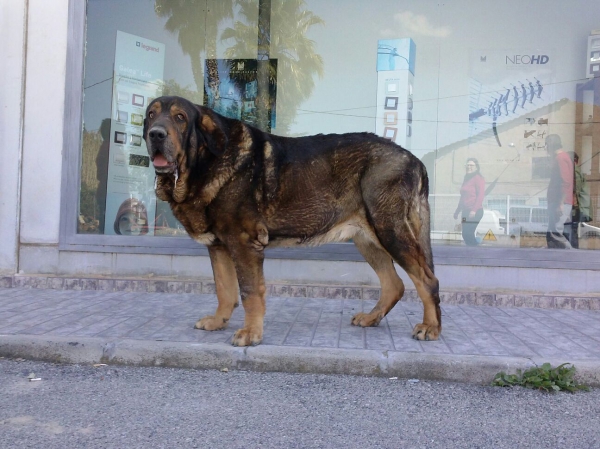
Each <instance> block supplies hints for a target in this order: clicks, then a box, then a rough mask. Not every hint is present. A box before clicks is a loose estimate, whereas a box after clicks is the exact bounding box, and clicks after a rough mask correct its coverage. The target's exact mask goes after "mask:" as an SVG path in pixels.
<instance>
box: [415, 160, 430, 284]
mask: <svg viewBox="0 0 600 449" xmlns="http://www.w3.org/2000/svg"><path fill="white" fill-rule="evenodd" d="M419 168H420V170H419V178H420V179H419V180H420V182H419V184H418V192H417V202H418V205H417V210H418V211H419V221H420V223H421V226H420V229H419V231H418V236H417V238H418V240H419V244H420V245H421V248H423V254H424V255H425V261H426V263H427V266H428V267H429V268H430V269H431V272H432V273H433V272H434V269H433V253H432V250H431V235H430V230H431V213H430V208H429V177H428V176H427V169H426V168H425V165H423V164H422V163H421V164H419Z"/></svg>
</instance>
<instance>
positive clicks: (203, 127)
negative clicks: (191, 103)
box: [196, 106, 229, 156]
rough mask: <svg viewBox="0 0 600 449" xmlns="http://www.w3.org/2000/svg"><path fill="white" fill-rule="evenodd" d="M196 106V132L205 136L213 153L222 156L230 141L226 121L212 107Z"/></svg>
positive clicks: (207, 144)
mask: <svg viewBox="0 0 600 449" xmlns="http://www.w3.org/2000/svg"><path fill="white" fill-rule="evenodd" d="M196 108H197V109H198V118H197V119H196V132H197V133H199V134H200V135H201V136H202V137H204V140H205V142H206V147H207V148H208V150H209V151H210V152H211V153H212V154H214V155H215V156H222V155H223V153H224V152H225V149H226V148H227V144H228V143H229V139H228V138H227V132H226V129H225V126H226V125H225V123H223V121H222V120H221V119H220V117H219V116H218V115H217V114H215V113H214V112H213V111H211V110H210V109H208V108H205V107H202V106H196ZM198 144H200V142H198Z"/></svg>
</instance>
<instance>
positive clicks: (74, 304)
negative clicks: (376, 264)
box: [0, 288, 600, 375]
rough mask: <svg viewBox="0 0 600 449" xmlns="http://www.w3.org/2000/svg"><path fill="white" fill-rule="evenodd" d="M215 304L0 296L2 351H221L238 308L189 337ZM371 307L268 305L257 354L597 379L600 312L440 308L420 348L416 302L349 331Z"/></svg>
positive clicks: (191, 297) (113, 296) (13, 292)
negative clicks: (514, 365)
mask: <svg viewBox="0 0 600 449" xmlns="http://www.w3.org/2000/svg"><path fill="white" fill-rule="evenodd" d="M216 302H217V301H216V296H215V295H214V294H185V293H134V292H102V291H72V290H50V289H26V288H0V342H1V341H2V338H3V336H31V337H33V336H40V337H43V338H45V339H46V340H52V339H53V338H57V339H59V338H61V337H69V338H71V339H74V338H103V339H112V340H117V341H118V340H119V339H127V340H137V341H141V342H170V343H176V342H187V343H201V344H207V345H208V346H203V347H211V346H210V345H211V344H217V345H218V344H221V346H224V344H226V343H228V342H229V341H230V340H231V336H232V334H233V332H234V331H235V330H236V329H238V328H239V327H241V325H242V322H243V310H242V307H238V308H237V309H236V310H235V312H234V314H233V316H232V319H231V321H230V326H229V328H228V329H227V330H223V331H214V332H206V331H200V330H195V329H193V326H194V323H195V322H196V320H197V319H198V318H200V317H202V316H204V315H207V314H211V313H213V312H214V310H215V307H216ZM374 304H375V301H371V300H348V299H315V298H283V297H269V298H268V299H267V314H266V318H265V333H264V340H263V343H262V345H261V348H262V350H268V349H269V348H289V349H292V348H315V350H317V348H318V349H336V350H346V351H348V352H347V354H349V355H351V354H352V351H357V350H358V351H376V352H378V353H382V351H384V352H385V354H387V353H391V352H398V353H411V354H413V353H414V354H425V355H432V356H435V355H440V356H441V355H444V356H456V357H460V356H487V357H501V358H502V357H519V358H526V359H537V360H539V359H540V358H547V359H552V360H563V361H575V360H578V361H591V362H594V363H596V362H597V365H598V368H599V372H598V373H597V374H599V375H600V312H598V311H590V310H565V309H535V308H524V307H486V306H467V305H444V304H442V322H443V332H442V335H441V338H440V340H439V341H435V342H420V341H416V340H413V339H412V338H411V330H412V328H413V326H414V325H415V324H416V323H418V322H420V320H421V318H422V306H421V304H420V303H418V302H400V303H398V304H397V305H396V307H395V308H394V309H393V310H392V311H391V312H390V313H389V314H388V316H387V317H386V318H385V319H384V320H383V321H382V322H381V324H380V325H379V326H378V327H374V328H360V327H355V326H351V325H350V320H351V317H352V316H353V315H354V314H355V313H357V312H360V311H363V310H364V311H369V310H370V309H371V308H372V307H373V305H374ZM4 338H8V337H4ZM219 347H220V346H219ZM294 354H300V355H298V357H300V356H301V354H304V352H296V353H294ZM361 354H363V352H361Z"/></svg>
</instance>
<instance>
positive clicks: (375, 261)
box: [352, 234, 404, 327]
mask: <svg viewBox="0 0 600 449" xmlns="http://www.w3.org/2000/svg"><path fill="white" fill-rule="evenodd" d="M375 238H376V237H375ZM353 240H354V244H355V245H356V247H357V248H358V250H359V251H360V253H361V254H362V255H363V257H364V258H365V260H366V261H367V262H368V263H369V265H371V267H372V268H373V270H375V273H376V274H377V277H379V282H380V284H381V295H380V297H379V301H377V304H375V307H373V310H371V311H370V312H369V313H358V314H356V315H354V317H353V318H352V324H353V325H355V326H362V327H367V326H377V325H378V324H379V322H380V321H381V320H382V319H383V317H384V316H386V315H387V314H388V312H389V311H390V310H391V309H392V308H393V307H394V306H395V305H396V303H397V302H398V301H399V300H400V299H401V298H402V295H403V294H404V283H403V282H402V279H400V277H398V273H396V269H395V268H394V262H393V260H392V257H391V256H390V255H389V254H388V253H387V252H386V251H385V250H384V249H383V248H382V247H381V246H380V245H379V244H378V242H377V243H376V242H374V241H373V240H372V239H369V238H368V237H366V236H365V235H363V234H357V235H355V236H354V239H353Z"/></svg>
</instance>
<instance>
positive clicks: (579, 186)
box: [570, 153, 591, 248]
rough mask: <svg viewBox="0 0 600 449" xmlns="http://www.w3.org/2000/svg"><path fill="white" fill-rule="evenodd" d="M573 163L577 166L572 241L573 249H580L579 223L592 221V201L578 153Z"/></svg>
mask: <svg viewBox="0 0 600 449" xmlns="http://www.w3.org/2000/svg"><path fill="white" fill-rule="evenodd" d="M573 161H574V166H575V182H574V184H573V210H572V212H571V220H572V221H571V235H570V240H571V246H572V247H573V248H579V236H578V234H577V229H578V228H579V223H582V222H587V221H591V218H590V217H591V214H590V205H591V201H590V190H589V185H588V184H587V182H586V180H585V176H584V175H583V173H582V172H581V166H580V165H579V156H578V155H577V153H573Z"/></svg>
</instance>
